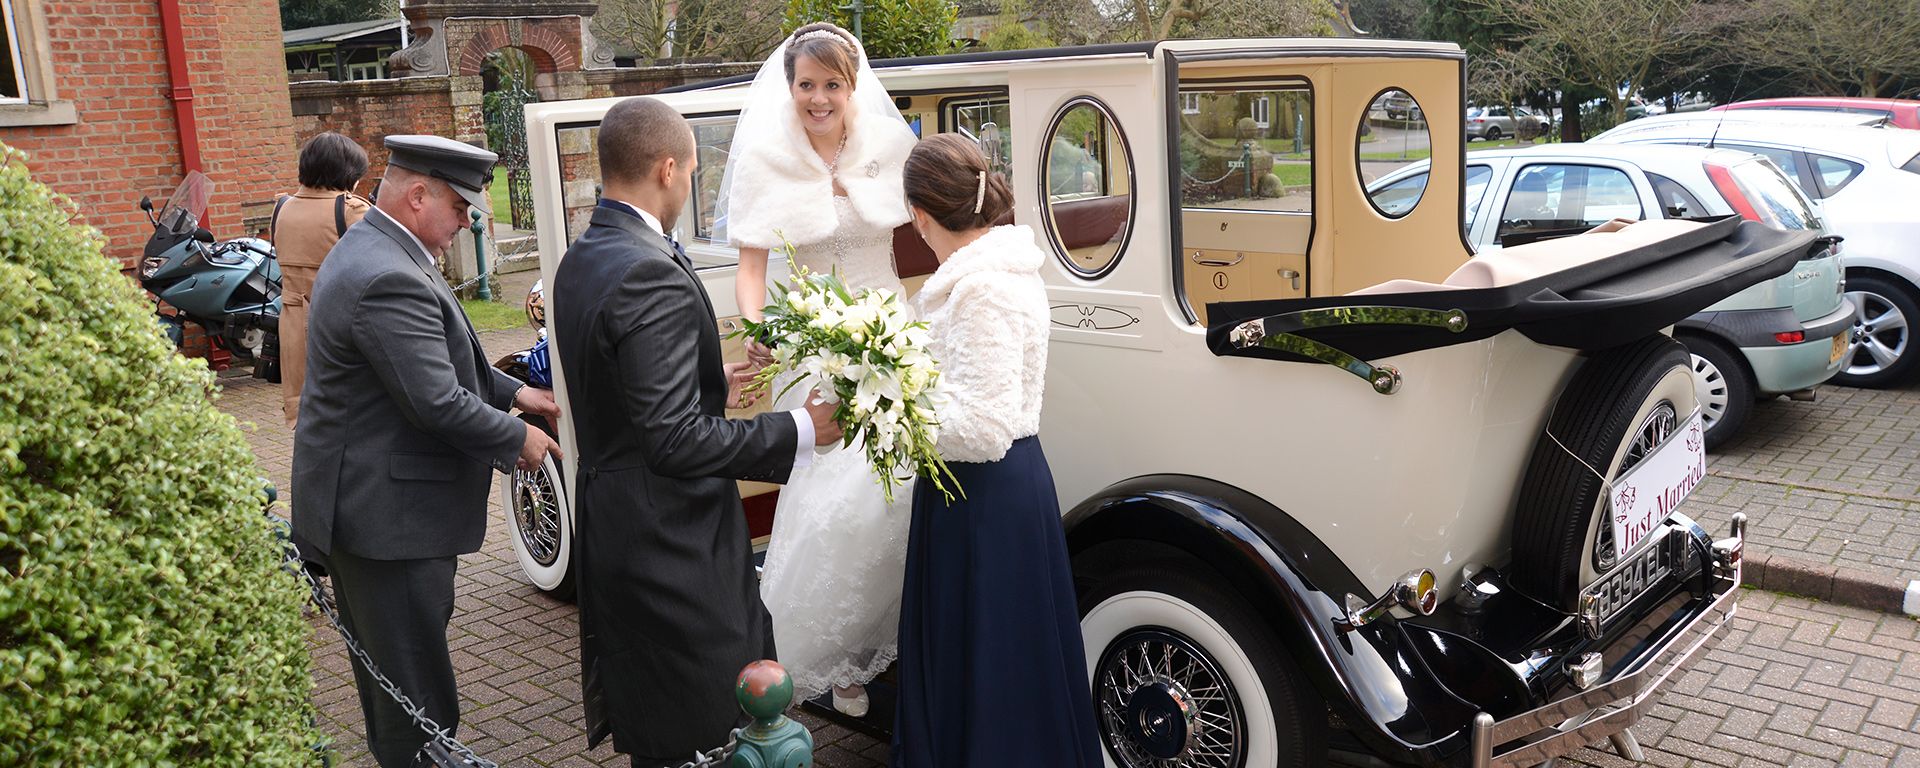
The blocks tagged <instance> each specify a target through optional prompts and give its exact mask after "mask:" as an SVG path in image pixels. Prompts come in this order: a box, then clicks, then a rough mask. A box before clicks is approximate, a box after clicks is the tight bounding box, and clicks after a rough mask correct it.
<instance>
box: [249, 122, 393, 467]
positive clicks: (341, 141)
mask: <svg viewBox="0 0 1920 768" xmlns="http://www.w3.org/2000/svg"><path fill="white" fill-rule="evenodd" d="M366 175H367V152H366V150H364V149H361V148H360V145H359V144H355V143H354V142H353V139H349V138H347V137H345V136H342V135H340V134H337V133H322V134H320V135H318V136H315V137H313V138H311V139H308V140H307V143H306V145H305V146H303V147H301V148H300V189H298V190H296V191H295V192H294V193H293V194H291V195H281V196H280V199H279V200H278V201H276V202H275V203H274V206H273V225H272V229H271V230H270V232H271V234H269V235H268V237H269V238H270V239H271V240H272V241H273V250H274V255H275V256H276V257H278V258H279V259H280V302H281V310H280V391H281V393H282V396H283V398H284V402H283V404H282V408H283V410H284V411H285V413H286V417H287V428H288V429H292V428H293V424H294V420H295V419H297V418H299V416H300V387H301V385H302V384H304V383H306V379H307V294H308V293H310V292H312V291H313V276H314V275H315V274H317V273H319V271H320V261H321V260H322V259H325V258H326V257H327V252H328V251H330V250H333V244H334V243H336V242H339V240H340V235H341V234H343V233H345V232H346V231H347V227H351V226H353V225H354V223H355V222H358V221H360V217H362V216H365V215H367V209H368V208H370V207H372V204H371V203H368V202H367V200H366V198H363V197H361V196H359V195H356V194H354V193H353V188H354V187H355V186H356V185H358V184H359V183H360V178H361V177H363V176H366Z"/></svg>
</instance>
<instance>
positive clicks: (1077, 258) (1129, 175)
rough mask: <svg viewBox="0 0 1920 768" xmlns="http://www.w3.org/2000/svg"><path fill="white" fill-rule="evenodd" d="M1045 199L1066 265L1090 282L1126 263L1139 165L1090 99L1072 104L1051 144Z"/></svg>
mask: <svg viewBox="0 0 1920 768" xmlns="http://www.w3.org/2000/svg"><path fill="white" fill-rule="evenodd" d="M1045 146H1046V150H1045V151H1046V155H1045V158H1044V159H1043V160H1042V161H1041V165H1040V168H1041V172H1042V173H1044V174H1046V178H1045V179H1044V180H1043V184H1044V185H1045V189H1046V190H1047V196H1046V197H1045V198H1042V199H1041V203H1042V206H1041V212H1042V213H1044V214H1045V221H1046V224H1047V235H1048V236H1049V237H1050V238H1051V239H1052V240H1053V245H1054V248H1055V250H1056V251H1057V252H1058V253H1059V255H1060V257H1061V260H1062V261H1063V262H1064V263H1066V265H1067V266H1068V267H1070V268H1072V269H1073V270H1074V271H1075V272H1078V273H1080V274H1082V275H1086V276H1089V277H1094V276H1099V275H1102V274H1105V273H1106V270H1107V269H1108V268H1109V267H1111V266H1112V265H1113V264H1114V262H1115V261H1116V260H1117V259H1118V258H1119V257H1120V251H1121V248H1122V246H1123V245H1124V243H1125V242H1126V238H1127V233H1128V231H1129V230H1130V229H1131V227H1130V226H1129V225H1130V223H1131V221H1132V216H1133V167H1132V165H1131V163H1132V162H1133V159H1132V157H1131V156H1130V155H1129V154H1128V152H1127V145H1126V139H1125V138H1124V137H1123V135H1122V134H1121V132H1120V126H1119V123H1118V122H1117V121H1115V120H1114V117H1113V113H1111V112H1109V111H1108V110H1107V107H1106V105H1105V104H1102V103H1101V102H1099V101H1098V100H1095V99H1093V98H1090V97H1082V98H1077V99H1074V100H1072V101H1069V102H1067V105H1066V107H1065V108H1063V109H1062V110H1061V111H1060V113H1059V115H1058V116H1056V117H1055V118H1054V121H1053V125H1052V127H1051V128H1049V129H1048V132H1047V138H1046V144H1045Z"/></svg>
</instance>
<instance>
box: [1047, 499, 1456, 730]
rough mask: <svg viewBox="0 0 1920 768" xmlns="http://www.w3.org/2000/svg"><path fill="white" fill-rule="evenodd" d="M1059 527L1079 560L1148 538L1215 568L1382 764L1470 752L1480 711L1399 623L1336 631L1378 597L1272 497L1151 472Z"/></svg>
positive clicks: (1078, 510) (1077, 510)
mask: <svg viewBox="0 0 1920 768" xmlns="http://www.w3.org/2000/svg"><path fill="white" fill-rule="evenodd" d="M1062 522H1063V525H1064V526H1065V527H1066V529H1067V546H1068V549H1069V550H1070V552H1071V553H1072V554H1073V555H1074V556H1075V557H1078V556H1079V555H1080V554H1081V553H1083V552H1086V551H1088V550H1090V549H1092V548H1094V547H1096V546H1099V545H1101V544H1106V543H1109V542H1121V541H1147V542H1153V543H1157V544H1160V545H1165V546H1171V547H1174V548H1177V549H1179V550H1182V551H1184V552H1185V553H1187V554H1190V555H1192V556H1193V557H1194V558H1195V559H1197V560H1199V561H1200V562H1202V563H1205V564H1207V565H1208V566H1210V567H1211V568H1212V569H1213V570H1215V571H1216V572H1218V574H1219V576H1220V577H1221V580H1222V581H1223V583H1224V584H1226V585H1227V586H1229V587H1231V588H1232V589H1234V590H1235V591H1236V592H1238V593H1239V594H1240V595H1241V596H1242V597H1243V598H1244V599H1246V600H1247V601H1248V603H1249V604H1250V605H1252V606H1253V607H1254V608H1255V610H1256V612H1257V613H1259V614H1260V615H1261V616H1262V617H1263V618H1264V619H1265V620H1266V621H1267V623H1268V625H1269V627H1270V628H1271V629H1272V631H1273V632H1274V634H1275V636H1276V637H1278V638H1279V639H1280V642H1281V643H1282V644H1283V645H1284V646H1285V647H1286V648H1287V649H1288V651H1289V652H1290V653H1291V654H1292V655H1293V659H1294V661H1295V663H1296V664H1297V665H1298V666H1299V668H1300V669H1301V671H1302V672H1303V673H1305V675H1306V677H1307V679H1309V680H1311V681H1312V683H1313V685H1314V687H1315V688H1316V689H1317V690H1318V691H1319V693H1320V696H1321V698H1322V699H1324V700H1325V701H1326V702H1327V705H1328V706H1329V708H1330V709H1331V710H1332V711H1333V713H1334V714H1335V715H1337V716H1338V717H1339V718H1340V719H1341V720H1342V721H1343V722H1344V723H1345V725H1346V726H1347V727H1348V728H1350V729H1351V730H1352V732H1353V733H1354V734H1355V735H1357V736H1358V737H1359V738H1360V739H1361V741H1362V742H1364V743H1365V744H1366V745H1367V747H1368V748H1369V749H1371V750H1373V751H1374V752H1376V753H1377V754H1378V755H1379V756H1380V757H1383V758H1387V759H1395V760H1402V761H1408V762H1416V763H1434V762H1440V761H1443V760H1445V759H1446V757H1448V756H1450V755H1454V754H1457V753H1458V752H1459V751H1460V750H1461V749H1462V748H1464V746H1465V744H1464V736H1463V735H1462V734H1463V731H1462V730H1461V724H1464V723H1469V722H1471V721H1472V719H1473V716H1474V714H1475V713H1477V712H1478V711H1480V710H1479V708H1478V707H1475V706H1474V705H1472V704H1470V703H1468V702H1466V701H1464V700H1462V699H1460V698H1459V697H1458V696H1455V695H1454V694H1453V693H1452V692H1451V691H1450V690H1448V688H1447V686H1446V685H1444V684H1443V683H1442V682H1441V681H1440V679H1439V678H1438V677H1437V676H1436V675H1435V674H1434V673H1433V671H1432V670H1431V669H1429V668H1428V666H1427V663H1426V659H1425V657H1424V656H1423V655H1422V654H1421V652H1420V648H1418V647H1417V643H1416V642H1414V641H1413V640H1412V639H1411V638H1409V636H1408V635H1407V633H1406V632H1404V631H1403V628H1402V627H1401V626H1400V625H1399V622H1398V621H1396V620H1395V619H1393V618H1384V619H1381V620H1379V621H1376V622H1374V623H1371V624H1368V625H1365V626H1362V627H1360V628H1358V629H1355V630H1352V631H1343V630H1342V629H1340V628H1338V627H1337V626H1336V625H1335V620H1336V617H1340V616H1342V615H1344V613H1345V611H1344V609H1343V606H1344V605H1345V598H1346V595H1347V594H1348V593H1353V594H1356V595H1359V596H1361V597H1363V598H1366V599H1368V600H1371V599H1372V598H1373V597H1374V595H1373V593H1371V592H1369V591H1368V590H1367V589H1366V588H1365V587H1364V586H1363V585H1362V584H1361V582H1360V579H1359V578H1358V577H1356V576H1354V574H1353V571H1352V570H1351V569H1349V568H1348V567H1347V566H1346V564H1345V563H1343V562H1342V561H1341V560H1340V558H1339V557H1338V556H1336V555H1335V554H1334V553H1333V551H1332V550H1331V549H1329V548H1328V547H1327V545H1326V544H1325V543H1324V542H1322V541H1321V540H1320V539H1319V537H1317V536H1315V535H1313V533H1312V532H1311V531H1309V530H1307V528H1306V527H1305V526H1303V525H1301V524H1300V522H1299V521H1297V520H1295V519H1294V518H1293V517H1292V516H1290V515H1288V514H1287V513H1286V512H1284V511H1282V510H1280V509H1279V508H1278V507H1275V506H1273V505H1272V504H1271V503H1269V502H1267V501H1266V500H1265V499H1262V498H1260V497H1258V496H1256V495H1254V494H1252V493H1248V492H1247V491H1244V490H1241V489H1239V488H1235V487H1233V486H1230V485H1227V484H1225V483H1221V482H1218V481H1214V480H1209V479H1207V478H1202V477H1195V476H1192V475H1146V476H1141V477H1136V478H1133V479H1130V480H1126V481H1122V482H1120V483H1116V484H1114V485H1112V486H1109V487H1108V488H1106V489H1105V490H1103V491H1101V492H1099V493H1097V494H1095V495H1093V496H1092V497H1090V498H1088V499H1086V500H1085V501H1082V502H1081V503H1080V504H1079V505H1077V506H1075V507H1074V508H1073V510H1072V511H1071V512H1068V513H1067V515H1066V517H1065V518H1064V519H1063V521H1062ZM1422 565H1424V564H1421V563H1408V564H1407V568H1408V569H1412V568H1417V567H1422Z"/></svg>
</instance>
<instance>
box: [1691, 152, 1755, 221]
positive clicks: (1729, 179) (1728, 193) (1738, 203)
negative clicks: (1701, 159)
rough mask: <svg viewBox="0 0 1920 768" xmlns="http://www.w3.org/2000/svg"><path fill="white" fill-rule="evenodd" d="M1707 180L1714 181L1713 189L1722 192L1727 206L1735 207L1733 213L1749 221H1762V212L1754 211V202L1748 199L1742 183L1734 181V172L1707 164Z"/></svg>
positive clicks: (1717, 165) (1713, 164)
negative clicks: (1741, 185) (1741, 186)
mask: <svg viewBox="0 0 1920 768" xmlns="http://www.w3.org/2000/svg"><path fill="white" fill-rule="evenodd" d="M1704 165H1705V166H1706V169H1707V178H1709V179H1712V180H1713V188H1714V189H1717V190H1720V196H1721V197H1724V198H1726V199H1727V205H1731V206H1733V212H1734V213H1737V214H1740V218H1743V219H1746V220H1747V221H1760V212H1759V211H1756V210H1754V208H1753V202H1752V201H1750V200H1748V199H1747V193H1746V191H1745V190H1743V189H1741V188H1740V183H1739V182H1737V181H1734V180H1733V171H1732V170H1730V169H1728V168H1727V167H1726V166H1724V165H1720V164H1718V163H1705V164H1704Z"/></svg>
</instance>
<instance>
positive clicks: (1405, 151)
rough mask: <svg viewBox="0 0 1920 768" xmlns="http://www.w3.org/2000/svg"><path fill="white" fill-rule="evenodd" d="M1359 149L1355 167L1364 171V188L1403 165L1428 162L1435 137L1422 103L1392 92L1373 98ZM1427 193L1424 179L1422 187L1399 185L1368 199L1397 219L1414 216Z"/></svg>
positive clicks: (1362, 125)
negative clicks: (1421, 106) (1430, 131)
mask: <svg viewBox="0 0 1920 768" xmlns="http://www.w3.org/2000/svg"><path fill="white" fill-rule="evenodd" d="M1356 146H1358V147H1359V153H1360V157H1359V162H1358V163H1356V164H1355V167H1357V168H1359V169H1360V183H1361V185H1362V186H1364V185H1366V184H1369V183H1371V182H1372V181H1373V180H1374V179H1377V178H1380V177H1382V176H1385V175H1387V174H1389V173H1393V172H1394V171H1396V170H1399V168H1400V167H1401V166H1403V165H1408V164H1410V163H1417V162H1419V161H1421V160H1425V159H1426V158H1427V156H1428V154H1429V153H1431V152H1432V147H1433V136H1432V134H1431V133H1429V132H1428V131H1427V118H1426V113H1425V112H1424V111H1423V110H1421V109H1420V103H1419V102H1417V101H1414V100H1413V95H1412V94H1409V93H1407V92H1406V91H1403V90H1400V89H1399V88H1389V89H1387V90H1384V91H1381V92H1380V95H1378V96H1375V97H1373V104H1371V105H1369V106H1368V107H1367V113H1366V114H1365V115H1363V116H1361V118H1360V140H1359V142H1358V143H1357V144H1356ZM1426 192H1427V185H1426V181H1425V177H1424V176H1422V177H1421V181H1420V183H1418V184H1407V183H1404V182H1403V183H1400V184H1395V185H1393V187H1391V188H1390V189H1381V190H1376V191H1375V193H1374V194H1372V195H1368V198H1367V199H1368V200H1371V201H1372V202H1373V209H1374V210H1376V211H1379V212H1380V215H1382V216H1385V217H1387V218H1389V219H1397V218H1400V217H1402V216H1405V215H1407V214H1409V213H1412V212H1413V208H1414V206H1416V205H1419V204H1420V198H1422V197H1425V196H1426Z"/></svg>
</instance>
